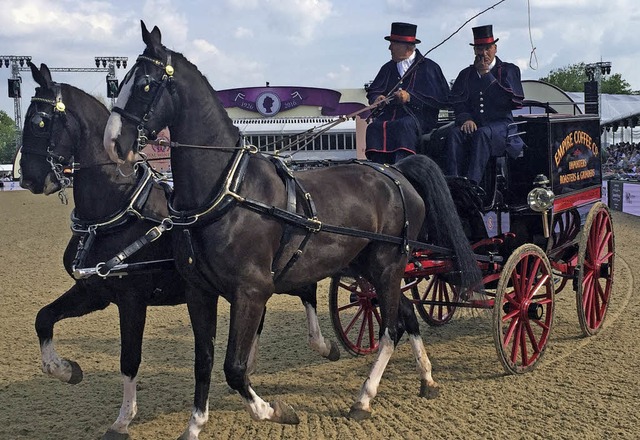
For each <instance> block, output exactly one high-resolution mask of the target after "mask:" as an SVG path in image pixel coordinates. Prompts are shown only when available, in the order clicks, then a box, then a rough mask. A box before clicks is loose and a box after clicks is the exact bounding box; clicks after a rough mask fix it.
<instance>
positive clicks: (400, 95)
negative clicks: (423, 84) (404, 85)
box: [393, 89, 411, 104]
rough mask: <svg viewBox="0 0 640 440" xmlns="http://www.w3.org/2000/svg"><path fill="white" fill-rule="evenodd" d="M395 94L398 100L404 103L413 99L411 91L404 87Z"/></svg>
mask: <svg viewBox="0 0 640 440" xmlns="http://www.w3.org/2000/svg"><path fill="white" fill-rule="evenodd" d="M393 96H395V98H396V100H397V101H398V102H400V103H402V104H406V103H407V102H409V100H410V99H411V95H409V92H407V91H406V90H402V89H400V90H398V91H397V92H395V93H394V94H393Z"/></svg>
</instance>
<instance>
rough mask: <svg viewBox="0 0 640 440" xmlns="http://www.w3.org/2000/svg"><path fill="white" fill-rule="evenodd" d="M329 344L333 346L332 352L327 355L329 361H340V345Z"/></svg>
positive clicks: (331, 342) (332, 342)
mask: <svg viewBox="0 0 640 440" xmlns="http://www.w3.org/2000/svg"><path fill="white" fill-rule="evenodd" d="M329 342H330V344H331V350H330V351H329V354H328V355H327V359H329V360H330V361H331V362H335V361H337V360H340V348H339V347H338V344H337V343H336V341H329Z"/></svg>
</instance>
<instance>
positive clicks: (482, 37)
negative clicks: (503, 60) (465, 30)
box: [469, 24, 499, 46]
mask: <svg viewBox="0 0 640 440" xmlns="http://www.w3.org/2000/svg"><path fill="white" fill-rule="evenodd" d="M472 30H473V43H469V45H471V46H484V45H485V44H493V43H495V42H497V41H498V40H499V38H496V39H495V40H494V39H493V26H492V25H490V24H486V25H484V26H478V27H474V28H473V29H472Z"/></svg>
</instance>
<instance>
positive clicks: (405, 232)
mask: <svg viewBox="0 0 640 440" xmlns="http://www.w3.org/2000/svg"><path fill="white" fill-rule="evenodd" d="M356 163H360V164H362V165H366V166H368V167H370V168H373V169H374V170H376V171H379V172H381V173H382V174H384V175H385V176H387V177H388V178H389V179H391V180H392V181H393V183H395V185H396V186H397V187H398V192H399V193H400V200H402V213H403V214H404V223H403V226H402V253H403V254H408V253H409V251H410V248H409V238H408V234H409V217H408V215H407V201H406V199H405V197H404V190H403V189H402V185H401V184H400V181H399V180H398V179H397V178H396V177H395V176H394V175H393V174H391V172H390V171H389V167H386V166H384V165H380V164H377V163H375V162H369V161H366V162H362V161H356ZM394 169H395V168H394ZM396 171H398V170H396ZM398 172H399V171H398Z"/></svg>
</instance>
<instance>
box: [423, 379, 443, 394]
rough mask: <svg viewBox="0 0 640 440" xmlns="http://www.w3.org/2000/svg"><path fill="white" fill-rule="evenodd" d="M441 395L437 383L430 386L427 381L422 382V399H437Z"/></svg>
mask: <svg viewBox="0 0 640 440" xmlns="http://www.w3.org/2000/svg"><path fill="white" fill-rule="evenodd" d="M439 395H440V387H439V386H438V384H437V383H435V382H434V383H433V385H429V384H428V383H427V381H426V380H421V381H420V397H424V398H426V399H435V398H436V397H438V396H439Z"/></svg>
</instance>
